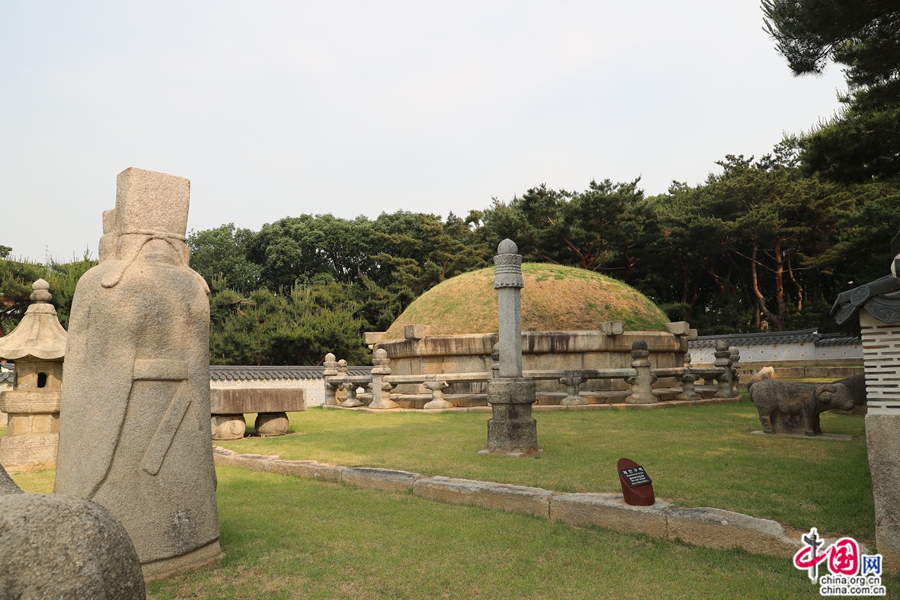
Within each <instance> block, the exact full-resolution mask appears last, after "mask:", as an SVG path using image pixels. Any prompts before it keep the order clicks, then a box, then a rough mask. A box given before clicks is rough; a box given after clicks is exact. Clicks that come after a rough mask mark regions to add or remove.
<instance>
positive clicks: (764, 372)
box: [747, 367, 775, 390]
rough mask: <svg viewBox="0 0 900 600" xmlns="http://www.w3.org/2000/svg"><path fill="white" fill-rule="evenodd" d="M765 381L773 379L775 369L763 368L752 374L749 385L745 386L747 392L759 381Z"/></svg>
mask: <svg viewBox="0 0 900 600" xmlns="http://www.w3.org/2000/svg"><path fill="white" fill-rule="evenodd" d="M767 379H775V369H773V368H772V367H763V368H762V369H760V370H759V371H757V372H756V373H754V374H753V375H752V376H751V377H750V383H748V384H747V389H748V390H749V389H750V388H751V387H753V384H754V383H759V382H760V381H765V380H767Z"/></svg>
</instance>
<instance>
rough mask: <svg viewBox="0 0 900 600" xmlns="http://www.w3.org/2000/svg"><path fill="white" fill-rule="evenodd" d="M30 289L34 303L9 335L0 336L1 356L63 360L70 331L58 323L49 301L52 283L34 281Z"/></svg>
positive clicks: (7, 357) (8, 358) (11, 358)
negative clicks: (67, 331)
mask: <svg viewBox="0 0 900 600" xmlns="http://www.w3.org/2000/svg"><path fill="white" fill-rule="evenodd" d="M31 289H32V290H34V291H33V292H32V293H31V300H32V301H33V302H34V303H33V304H32V305H31V306H29V307H28V310H27V311H25V316H23V317H22V320H21V321H20V322H19V325H18V327H16V328H15V329H14V330H13V331H12V332H11V333H10V334H9V335H6V336H4V337H2V338H0V358H3V359H6V360H16V359H19V358H25V357H27V356H32V357H34V358H39V359H42V360H61V359H62V358H63V357H64V356H65V354H66V337H67V336H68V334H67V333H66V330H65V329H63V327H62V325H60V324H59V319H58V318H57V316H56V309H55V308H53V305H52V304H50V303H49V302H50V299H51V298H53V296H51V295H50V292H49V291H48V290H49V289H50V284H49V283H47V282H46V281H44V280H43V279H38V280H37V281H35V282H34V283H33V284H32V286H31Z"/></svg>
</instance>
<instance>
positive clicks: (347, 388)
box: [341, 382, 363, 408]
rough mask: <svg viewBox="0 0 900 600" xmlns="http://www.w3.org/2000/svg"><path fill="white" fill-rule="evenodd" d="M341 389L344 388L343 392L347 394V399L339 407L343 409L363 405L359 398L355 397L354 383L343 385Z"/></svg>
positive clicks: (355, 386)
mask: <svg viewBox="0 0 900 600" xmlns="http://www.w3.org/2000/svg"><path fill="white" fill-rule="evenodd" d="M341 387H343V388H344V392H345V393H346V394H347V397H346V398H345V399H344V402H343V404H341V406H343V407H344V408H356V407H357V406H362V405H363V403H362V402H360V400H359V398H357V397H356V388H357V387H358V386H357V385H356V384H355V383H352V382H351V383H345V384H343V385H342V386H341Z"/></svg>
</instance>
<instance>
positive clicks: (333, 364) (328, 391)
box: [322, 352, 338, 406]
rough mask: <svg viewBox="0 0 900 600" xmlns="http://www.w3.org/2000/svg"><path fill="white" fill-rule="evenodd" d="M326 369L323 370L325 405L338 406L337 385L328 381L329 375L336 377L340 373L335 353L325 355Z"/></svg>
mask: <svg viewBox="0 0 900 600" xmlns="http://www.w3.org/2000/svg"><path fill="white" fill-rule="evenodd" d="M324 364H325V370H324V371H323V372H322V377H323V379H324V380H325V402H324V404H325V406H337V396H336V392H337V385H333V384H332V383H331V382H329V381H328V379H329V377H335V376H336V375H337V374H338V370H337V366H338V364H337V360H335V356H334V354H332V353H331V352H329V353H328V354H326V355H325V363H324Z"/></svg>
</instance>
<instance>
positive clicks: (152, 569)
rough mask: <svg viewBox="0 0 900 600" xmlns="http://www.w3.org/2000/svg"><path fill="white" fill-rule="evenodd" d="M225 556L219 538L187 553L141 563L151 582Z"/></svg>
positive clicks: (145, 577) (146, 576)
mask: <svg viewBox="0 0 900 600" xmlns="http://www.w3.org/2000/svg"><path fill="white" fill-rule="evenodd" d="M223 556H225V553H224V552H222V548H221V547H220V546H219V540H216V541H214V542H210V543H209V544H207V545H205V546H201V547H200V548H197V549H196V550H192V551H191V552H188V553H187V554H182V555H180V556H172V557H170V558H163V559H161V560H155V561H153V562H149V563H144V564H142V565H141V570H142V571H143V573H144V581H146V582H148V583H149V582H151V581H156V580H157V579H163V578H164V577H168V576H170V575H174V574H176V573H183V572H184V571H190V570H191V569H197V568H199V567H202V566H205V565H208V564H210V563H213V562H215V561H217V560H219V559H220V558H222V557H223Z"/></svg>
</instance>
